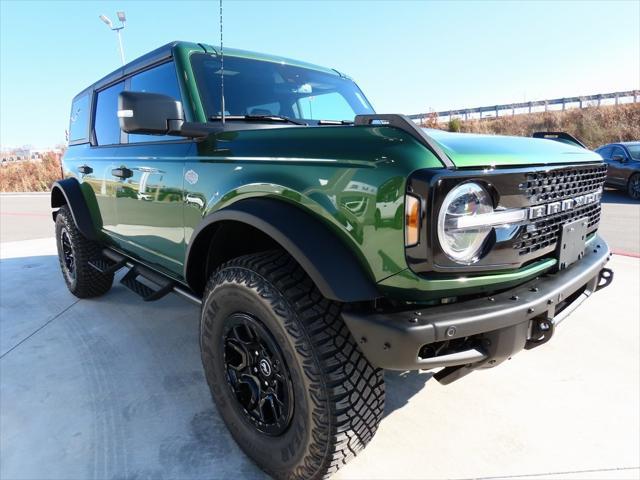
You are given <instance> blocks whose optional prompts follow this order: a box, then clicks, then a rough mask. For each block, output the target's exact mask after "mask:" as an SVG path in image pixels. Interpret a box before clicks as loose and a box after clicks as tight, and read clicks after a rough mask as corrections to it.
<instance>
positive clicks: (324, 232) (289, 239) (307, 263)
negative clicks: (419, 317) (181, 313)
mask: <svg viewBox="0 0 640 480" xmlns="http://www.w3.org/2000/svg"><path fill="white" fill-rule="evenodd" d="M229 220H231V221H235V222H241V223H245V224H248V225H250V226H252V227H254V228H256V229H258V230H260V231H262V232H263V233H264V234H266V235H268V236H269V237H271V238H272V239H273V240H274V241H276V242H277V243H278V244H279V245H280V246H282V247H283V248H284V249H285V250H286V251H287V252H288V253H289V255H291V256H292V257H293V258H294V259H295V260H296V261H297V262H298V264H299V265H300V266H301V267H302V269H303V270H304V271H305V272H306V273H307V275H309V277H311V279H312V280H313V282H314V283H315V285H316V286H317V287H318V289H319V290H320V292H321V293H322V295H324V296H325V297H326V298H328V299H331V300H337V301H340V302H345V303H347V302H358V301H368V300H374V299H376V298H379V297H380V294H379V293H378V290H377V288H376V285H375V281H374V280H373V279H372V277H371V275H370V274H369V273H368V272H367V271H366V269H365V268H364V267H363V265H362V264H361V262H360V261H359V260H358V258H357V256H356V254H354V253H353V252H352V251H351V250H350V249H349V248H348V247H347V245H345V243H344V242H343V241H342V240H341V239H340V238H339V237H338V235H336V234H335V233H333V232H331V230H330V228H329V227H328V226H326V225H325V224H324V223H323V222H322V221H321V220H319V219H318V218H316V217H315V216H314V215H313V214H310V213H308V212H305V211H304V210H303V209H301V208H299V207H296V206H294V205H291V204H289V203H287V202H285V201H282V200H276V199H273V198H264V197H262V198H249V199H245V200H239V201H237V202H236V203H234V204H232V205H230V206H228V207H226V208H223V209H220V210H218V211H216V212H213V213H211V214H209V215H207V216H206V217H205V218H204V219H203V220H202V222H201V223H200V225H198V227H197V228H196V229H195V230H194V232H193V235H192V237H191V241H190V242H189V245H188V247H187V251H186V259H185V260H186V261H185V267H184V268H185V271H184V278H185V279H186V280H187V282H188V283H189V279H190V278H191V277H192V274H193V270H195V269H196V266H197V265H198V263H201V262H202V260H198V259H196V258H191V255H190V254H191V252H192V247H193V246H194V245H196V244H197V242H198V235H199V234H200V233H201V232H202V231H203V230H205V229H207V228H208V227H210V226H212V225H213V224H215V223H218V222H224V221H229ZM196 250H197V249H196ZM194 256H195V255H194Z"/></svg>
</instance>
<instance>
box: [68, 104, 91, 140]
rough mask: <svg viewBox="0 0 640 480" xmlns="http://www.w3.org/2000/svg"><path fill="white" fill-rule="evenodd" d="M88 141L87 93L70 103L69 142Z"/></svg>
mask: <svg viewBox="0 0 640 480" xmlns="http://www.w3.org/2000/svg"><path fill="white" fill-rule="evenodd" d="M88 141H89V94H86V95H83V96H82V97H80V98H78V99H76V100H75V101H74V102H73V103H72V104H71V115H70V117H69V143H80V142H88Z"/></svg>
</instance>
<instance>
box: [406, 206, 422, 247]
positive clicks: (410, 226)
mask: <svg viewBox="0 0 640 480" xmlns="http://www.w3.org/2000/svg"><path fill="white" fill-rule="evenodd" d="M419 239H420V199H418V198H417V197H414V196H413V195H407V196H406V197H405V202H404V245H405V247H411V246H413V245H416V244H417V243H418V240H419Z"/></svg>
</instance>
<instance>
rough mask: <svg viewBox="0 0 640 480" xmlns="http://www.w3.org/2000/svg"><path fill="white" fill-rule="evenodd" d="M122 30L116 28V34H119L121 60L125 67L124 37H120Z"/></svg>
mask: <svg viewBox="0 0 640 480" xmlns="http://www.w3.org/2000/svg"><path fill="white" fill-rule="evenodd" d="M122 28H124V27H122ZM122 28H116V33H117V34H118V46H119V47H120V60H122V65H124V49H123V48H122V35H120V30H122Z"/></svg>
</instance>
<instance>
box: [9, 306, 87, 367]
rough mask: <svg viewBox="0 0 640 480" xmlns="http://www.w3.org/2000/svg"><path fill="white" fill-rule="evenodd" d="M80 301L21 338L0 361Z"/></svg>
mask: <svg viewBox="0 0 640 480" xmlns="http://www.w3.org/2000/svg"><path fill="white" fill-rule="evenodd" d="M79 301H80V299H77V300H75V301H74V302H73V303H72V304H71V305H69V306H68V307H65V308H64V309H62V310H61V311H60V312H59V313H57V314H56V315H54V316H53V317H52V318H51V319H49V320H47V321H46V322H45V323H43V324H42V325H40V326H39V327H38V328H36V329H35V330H34V331H33V332H31V333H30V334H29V335H28V336H26V337H25V338H23V339H22V340H20V341H19V342H18V343H16V344H15V345H14V346H13V347H11V348H10V349H9V350H7V351H6V352H4V353H3V354H2V355H0V360H2V359H3V358H4V357H6V356H7V355H9V354H10V353H11V352H13V351H14V350H15V349H16V348H18V347H19V346H20V345H22V344H23V343H24V342H26V341H27V340H29V339H30V338H31V337H33V336H34V335H35V334H36V333H38V332H39V331H40V330H42V329H43V328H44V327H46V326H47V325H49V324H50V323H51V322H53V321H54V320H55V319H56V318H58V317H60V316H61V315H62V314H64V313H66V312H67V311H68V310H69V309H70V308H71V307H73V306H74V305H75V304H76V303H78V302H79Z"/></svg>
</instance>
